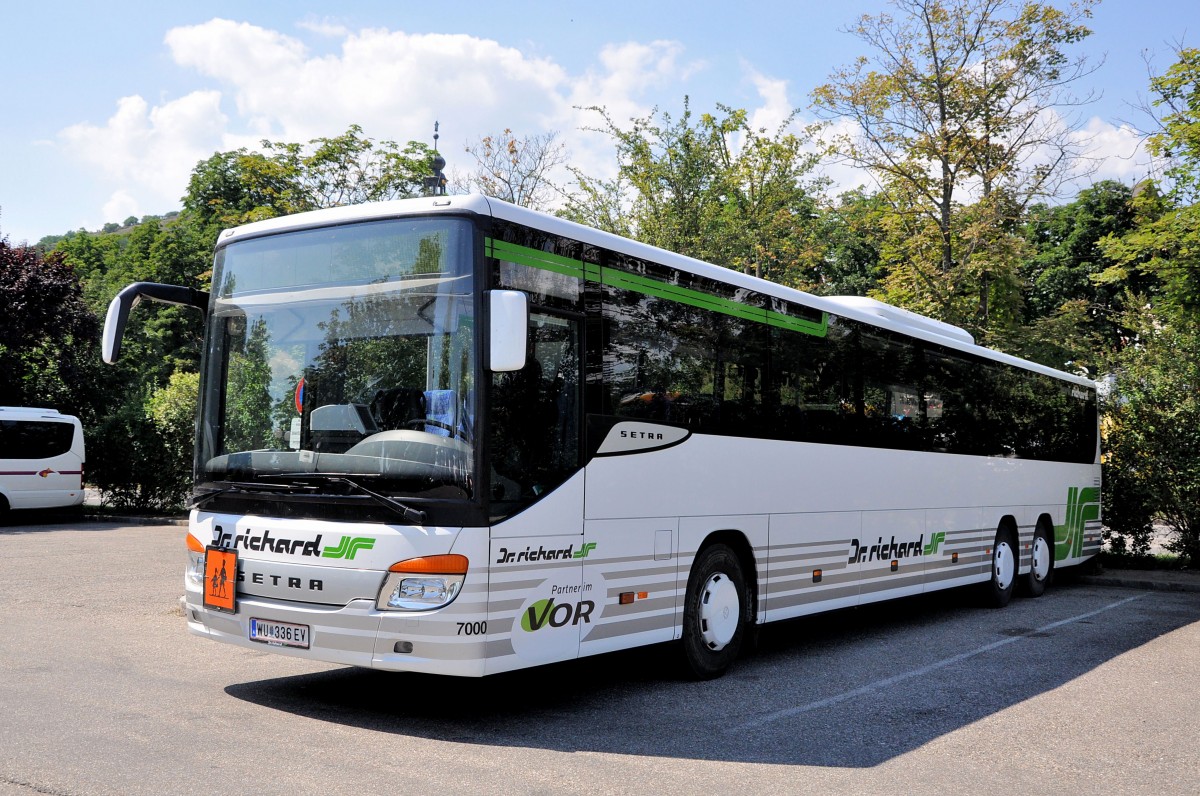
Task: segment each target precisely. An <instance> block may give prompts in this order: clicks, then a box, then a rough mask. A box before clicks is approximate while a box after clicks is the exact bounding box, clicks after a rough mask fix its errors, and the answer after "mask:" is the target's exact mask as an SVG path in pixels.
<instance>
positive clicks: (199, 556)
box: [184, 533, 204, 589]
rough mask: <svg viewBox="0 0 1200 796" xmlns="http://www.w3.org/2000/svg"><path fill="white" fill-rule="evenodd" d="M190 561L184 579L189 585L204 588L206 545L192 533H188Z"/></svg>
mask: <svg viewBox="0 0 1200 796" xmlns="http://www.w3.org/2000/svg"><path fill="white" fill-rule="evenodd" d="M187 549H188V562H187V569H186V570H184V579H185V580H186V582H187V583H188V585H191V586H195V587H196V588H197V589H203V588H204V545H202V544H200V540H199V539H197V538H196V537H195V536H192V535H191V534H190V533H189V534H188V535H187Z"/></svg>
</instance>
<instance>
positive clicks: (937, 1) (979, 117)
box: [813, 0, 1092, 336]
mask: <svg viewBox="0 0 1200 796" xmlns="http://www.w3.org/2000/svg"><path fill="white" fill-rule="evenodd" d="M892 5H893V6H894V8H895V9H896V12H897V13H896V14H895V15H893V14H890V13H883V14H880V15H878V16H869V15H868V16H863V17H862V18H861V19H860V20H859V22H858V23H857V25H855V26H854V28H853V29H852V31H851V32H852V33H854V35H856V36H857V37H858V38H859V39H860V40H862V41H863V42H864V43H865V44H866V45H867V46H868V47H869V48H870V50H871V51H872V54H873V55H872V57H867V56H863V57H860V58H859V59H858V60H857V61H855V62H854V63H853V64H852V65H850V66H847V67H843V68H841V69H839V70H837V71H835V72H834V73H833V74H832V75H831V76H830V80H829V82H828V83H826V84H825V85H823V86H820V87H818V88H817V89H816V90H815V91H814V92H813V101H814V104H815V105H816V107H817V109H818V111H820V112H822V113H824V114H825V115H826V116H827V117H828V118H831V119H843V120H847V121H849V122H852V123H853V125H852V126H853V127H854V129H856V130H857V131H858V132H857V133H854V134H851V133H841V134H837V135H834V136H832V137H831V141H830V146H831V149H832V151H833V152H834V153H836V154H837V155H839V156H840V157H842V158H844V159H845V160H847V161H849V162H850V163H852V164H854V165H856V166H858V167H860V168H865V169H867V170H868V171H870V172H871V173H872V174H874V175H875V177H876V179H877V180H878V181H879V184H880V185H881V186H882V188H883V190H884V192H885V193H886V195H887V196H888V198H889V201H891V202H892V203H893V205H894V207H895V212H894V214H893V218H892V220H893V221H894V222H895V223H894V225H893V226H894V227H895V230H894V234H893V239H894V240H895V241H896V249H897V251H896V256H895V257H894V258H893V262H892V267H891V271H892V274H893V275H894V277H895V279H893V280H891V284H890V285H885V294H884V297H885V298H887V299H892V298H894V299H899V300H902V301H903V300H912V301H914V302H916V303H917V304H918V305H919V306H918V307H915V308H916V309H925V310H927V311H930V310H931V311H933V312H934V314H936V315H937V316H939V317H941V318H943V319H945V320H948V321H950V322H952V323H957V324H959V325H964V326H967V327H968V328H972V330H973V331H975V332H976V334H977V335H979V334H980V333H984V335H985V336H986V333H987V331H988V330H989V327H991V326H996V325H998V326H1001V327H1004V326H1006V325H1011V324H1009V320H1010V318H1011V317H1012V313H1013V312H1014V311H1015V308H1016V304H1017V303H1018V301H1017V300H1016V298H1015V297H1014V295H1013V293H1012V288H1013V287H1014V286H1015V285H1016V284H1017V282H1018V279H1017V277H1016V275H1015V271H1016V269H1017V266H1018V264H1019V262H1020V258H1021V256H1022V255H1023V251H1022V248H1021V245H1020V241H1019V240H1018V239H1017V237H1016V236H1015V235H1014V232H1015V228H1016V226H1017V224H1018V223H1019V217H1020V213H1021V211H1022V210H1023V208H1024V207H1025V206H1026V205H1027V204H1028V203H1029V202H1030V201H1031V200H1033V199H1034V198H1036V197H1040V196H1046V195H1051V194H1053V193H1054V191H1055V188H1056V186H1057V182H1058V180H1059V179H1061V178H1062V177H1064V176H1066V175H1067V174H1068V173H1069V172H1070V171H1071V167H1072V166H1073V164H1074V163H1076V162H1077V161H1078V151H1077V147H1078V144H1077V142H1076V141H1075V140H1074V139H1073V138H1072V137H1071V136H1070V129H1069V125H1065V124H1061V123H1058V122H1056V121H1055V120H1057V119H1059V117H1057V116H1056V115H1055V114H1052V113H1047V111H1049V110H1051V109H1054V108H1058V107H1063V106H1070V105H1073V104H1075V103H1077V100H1076V99H1075V98H1074V97H1072V96H1071V95H1070V94H1069V93H1068V91H1067V87H1068V86H1069V85H1070V84H1071V83H1073V82H1074V81H1076V80H1078V79H1079V78H1081V77H1083V76H1085V75H1087V74H1089V68H1088V67H1087V63H1086V60H1085V59H1083V58H1077V59H1075V60H1071V59H1070V58H1068V56H1067V54H1066V49H1067V48H1068V47H1069V46H1071V45H1074V44H1077V43H1078V42H1079V41H1081V40H1082V39H1084V38H1085V37H1086V36H1088V35H1089V34H1090V31H1089V30H1088V29H1087V28H1086V27H1085V26H1084V25H1082V24H1081V21H1082V20H1083V19H1085V18H1086V17H1088V16H1090V14H1091V6H1092V2H1091V0H1083V2H1081V3H1079V4H1074V5H1072V6H1070V7H1069V8H1068V9H1067V10H1066V11H1062V10H1059V9H1056V8H1054V7H1052V6H1048V5H1042V4H1039V3H1034V2H1025V3H1022V4H1019V5H1018V4H1017V3H1015V2H1012V0H946V2H943V1H942V0H893V2H892ZM966 197H974V199H973V200H972V201H968V202H965V201H964V198H966ZM906 271H907V272H908V273H905V272H906ZM971 304H973V309H970V310H968V309H967V305H971ZM996 313H999V316H1000V317H999V318H993V315H994V314H996Z"/></svg>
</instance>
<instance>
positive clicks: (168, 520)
mask: <svg viewBox="0 0 1200 796" xmlns="http://www.w3.org/2000/svg"><path fill="white" fill-rule="evenodd" d="M82 519H83V521H84V522H116V523H120V524H122V525H175V526H178V527H181V528H186V527H187V524H188V519H187V517H146V516H144V515H124V514H84V515H83V517H82Z"/></svg>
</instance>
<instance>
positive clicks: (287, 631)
mask: <svg viewBox="0 0 1200 796" xmlns="http://www.w3.org/2000/svg"><path fill="white" fill-rule="evenodd" d="M308 638H309V629H308V625H292V624H288V623H287V622H272V621H270V620H268V619H251V620H250V640H251V641H261V642H262V643H263V644H270V645H271V646H272V647H300V648H301V649H308Z"/></svg>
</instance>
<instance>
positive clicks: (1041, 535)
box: [1025, 522, 1054, 597]
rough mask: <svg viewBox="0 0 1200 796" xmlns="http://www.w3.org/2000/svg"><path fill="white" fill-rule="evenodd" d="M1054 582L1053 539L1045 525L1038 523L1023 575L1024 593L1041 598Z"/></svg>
mask: <svg viewBox="0 0 1200 796" xmlns="http://www.w3.org/2000/svg"><path fill="white" fill-rule="evenodd" d="M1053 580H1054V537H1053V536H1051V534H1050V529H1049V528H1048V527H1047V526H1046V523H1044V522H1039V523H1038V524H1037V529H1036V530H1035V531H1034V532H1033V548H1032V550H1031V551H1030V562H1029V572H1028V574H1026V575H1025V593H1026V594H1028V595H1029V596H1030V597H1041V596H1042V595H1043V594H1044V593H1045V592H1046V587H1047V586H1049V585H1050V583H1051V582H1052V581H1053Z"/></svg>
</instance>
